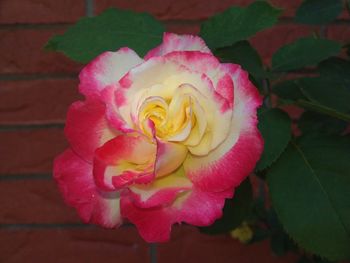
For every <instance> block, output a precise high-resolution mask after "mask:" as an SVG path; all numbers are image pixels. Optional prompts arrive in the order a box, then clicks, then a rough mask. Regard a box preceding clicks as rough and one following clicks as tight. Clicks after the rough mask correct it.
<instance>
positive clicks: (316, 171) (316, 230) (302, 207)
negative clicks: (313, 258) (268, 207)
mask: <svg viewBox="0 0 350 263" xmlns="http://www.w3.org/2000/svg"><path fill="white" fill-rule="evenodd" d="M349 149H350V138H349V137H326V136H313V137H302V138H301V139H300V140H298V141H297V142H295V143H291V144H290V145H289V146H288V148H287V149H286V151H285V152H284V153H283V154H282V155H281V157H280V158H279V160H278V162H276V163H275V164H274V165H273V166H272V167H271V169H270V170H269V172H268V174H267V181H268V185H269V189H270V194H271V198H272V203H273V206H274V208H275V210H276V213H277V215H278V217H279V219H280V221H281V223H282V225H283V226H284V228H285V230H286V231H287V233H288V234H289V235H290V236H291V237H292V238H293V239H294V240H295V241H296V242H297V243H298V244H299V245H300V246H301V247H302V248H304V249H306V250H307V251H309V252H312V253H314V254H317V255H320V256H322V257H326V258H328V259H330V260H342V259H349V258H350V250H349V244H350V191H349V189H350V162H349V160H350V151H349Z"/></svg>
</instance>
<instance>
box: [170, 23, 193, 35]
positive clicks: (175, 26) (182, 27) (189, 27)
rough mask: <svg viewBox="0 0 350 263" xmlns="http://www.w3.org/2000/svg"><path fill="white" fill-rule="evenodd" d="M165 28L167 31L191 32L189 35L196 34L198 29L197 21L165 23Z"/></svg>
mask: <svg viewBox="0 0 350 263" xmlns="http://www.w3.org/2000/svg"><path fill="white" fill-rule="evenodd" d="M165 26H166V30H167V31H168V32H172V33H176V34H191V35H197V34H198V33H199V30H200V25H199V23H193V24H192V23H191V24H186V23H181V22H178V23H167V24H166V25H165Z"/></svg>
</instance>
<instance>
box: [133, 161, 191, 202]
mask: <svg viewBox="0 0 350 263" xmlns="http://www.w3.org/2000/svg"><path fill="white" fill-rule="evenodd" d="M191 188H192V183H191V181H190V180H189V179H187V177H185V173H184V169H183V167H180V168H179V169H177V170H176V171H174V172H173V173H172V174H169V175H167V176H164V177H160V178H156V179H155V180H154V181H153V182H151V183H149V184H147V185H132V186H130V187H129V189H130V195H131V197H132V199H133V202H134V203H135V205H137V206H138V207H141V208H150V207H155V206H167V205H169V204H171V203H172V202H173V201H174V199H175V198H176V197H177V196H178V194H180V193H181V192H183V191H186V190H190V189H191Z"/></svg>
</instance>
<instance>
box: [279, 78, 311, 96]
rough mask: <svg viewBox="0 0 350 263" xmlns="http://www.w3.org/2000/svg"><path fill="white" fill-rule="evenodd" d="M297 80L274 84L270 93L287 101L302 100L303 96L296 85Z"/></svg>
mask: <svg viewBox="0 0 350 263" xmlns="http://www.w3.org/2000/svg"><path fill="white" fill-rule="evenodd" d="M296 81H297V79H292V80H286V81H284V82H280V83H278V84H276V85H275V86H274V87H273V88H272V91H273V93H275V94H276V95H277V96H278V97H280V98H283V99H288V100H297V99H304V98H305V96H304V95H303V93H302V92H301V91H300V89H299V86H298V84H297V83H296Z"/></svg>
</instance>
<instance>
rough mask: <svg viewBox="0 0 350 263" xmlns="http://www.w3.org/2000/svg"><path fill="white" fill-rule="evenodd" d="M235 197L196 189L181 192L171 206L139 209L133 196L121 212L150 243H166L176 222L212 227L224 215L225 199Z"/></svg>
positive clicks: (124, 202)
mask: <svg viewBox="0 0 350 263" xmlns="http://www.w3.org/2000/svg"><path fill="white" fill-rule="evenodd" d="M232 195H233V192H232V191H225V192H221V193H206V192H203V191H201V190H199V189H196V188H194V189H192V190H191V191H188V192H187V193H186V192H185V193H181V194H180V196H178V198H177V199H176V200H175V201H174V202H173V203H172V205H169V206H165V207H158V208H157V207H152V208H140V207H138V206H137V204H138V205H139V203H134V200H133V199H132V196H130V195H123V196H122V197H121V211H122V215H123V217H126V218H128V219H129V220H130V221H131V222H132V223H133V224H135V226H136V227H137V229H138V231H139V233H140V235H141V236H142V237H143V238H144V239H145V240H146V241H147V242H166V241H168V240H169V239H170V232H171V227H172V225H173V224H175V223H181V222H185V223H188V224H193V225H196V226H207V225H210V224H212V223H213V222H214V221H215V220H216V219H218V218H220V217H221V216H222V209H223V206H224V203H225V198H230V197H232Z"/></svg>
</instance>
